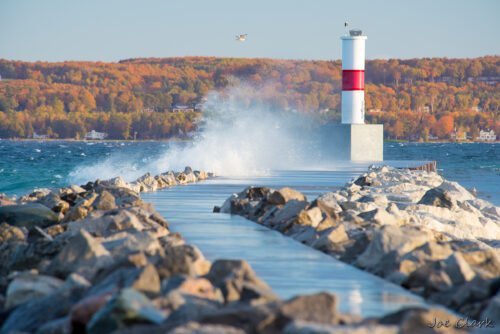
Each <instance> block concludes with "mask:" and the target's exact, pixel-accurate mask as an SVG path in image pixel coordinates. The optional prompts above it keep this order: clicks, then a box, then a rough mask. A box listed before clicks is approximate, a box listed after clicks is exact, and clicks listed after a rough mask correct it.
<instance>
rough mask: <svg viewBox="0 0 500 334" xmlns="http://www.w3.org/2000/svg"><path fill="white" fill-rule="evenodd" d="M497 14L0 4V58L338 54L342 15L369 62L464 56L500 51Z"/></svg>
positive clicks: (9, 0)
mask: <svg viewBox="0 0 500 334" xmlns="http://www.w3.org/2000/svg"><path fill="white" fill-rule="evenodd" d="M499 13H500V1H498V0H418V1H416V0H384V1H382V0H371V1H370V0H358V1H348V0H345V1H336V0H308V1H296V0H249V1H238V0H233V1H228V0H80V1H77V0H0V58H4V59H10V60H23V61H65V60H91V61H106V62H115V61H118V60H120V59H128V58H140V57H183V56H215V57H245V58H256V57H258V58H277V59H311V60H329V59H340V58H341V41H340V39H339V36H341V35H342V34H344V22H345V21H346V20H347V21H348V22H349V26H350V27H353V28H360V29H362V30H363V32H364V34H365V35H367V36H368V40H367V44H366V57H367V58H368V59H376V58H385V59H388V58H421V57H448V58H471V57H480V56H485V55H499V54H500V19H499ZM243 33H246V34H248V39H247V40H246V41H245V42H238V41H236V40H235V35H238V34H243Z"/></svg>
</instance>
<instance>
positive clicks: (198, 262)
mask: <svg viewBox="0 0 500 334" xmlns="http://www.w3.org/2000/svg"><path fill="white" fill-rule="evenodd" d="M166 256H167V257H173V258H180V257H190V258H191V261H192V263H193V269H194V271H195V273H196V275H198V276H203V275H205V274H207V273H208V272H209V270H210V262H209V261H207V260H206V259H205V257H204V256H203V254H202V253H201V251H200V250H199V249H198V247H196V246H193V245H181V246H177V247H171V248H167V249H166Z"/></svg>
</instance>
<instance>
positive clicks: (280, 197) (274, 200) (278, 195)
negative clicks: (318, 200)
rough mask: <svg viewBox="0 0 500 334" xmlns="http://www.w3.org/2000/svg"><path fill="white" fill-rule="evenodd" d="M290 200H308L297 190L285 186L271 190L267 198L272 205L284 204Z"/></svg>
mask: <svg viewBox="0 0 500 334" xmlns="http://www.w3.org/2000/svg"><path fill="white" fill-rule="evenodd" d="M290 200H297V201H307V197H305V196H304V194H302V193H301V192H298V191H297V190H294V189H291V188H288V187H285V188H281V189H280V190H275V191H271V192H270V194H269V195H268V198H267V202H268V203H269V204H271V205H283V204H285V203H286V202H288V201H290Z"/></svg>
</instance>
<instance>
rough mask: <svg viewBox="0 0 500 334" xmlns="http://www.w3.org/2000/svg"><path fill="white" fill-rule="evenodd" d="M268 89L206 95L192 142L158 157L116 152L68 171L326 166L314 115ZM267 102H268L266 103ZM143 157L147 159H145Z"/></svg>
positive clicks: (85, 175) (83, 176) (81, 174)
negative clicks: (278, 103)
mask: <svg viewBox="0 0 500 334" xmlns="http://www.w3.org/2000/svg"><path fill="white" fill-rule="evenodd" d="M263 90H265V86H264V88H262V89H261V90H259V89H257V88H256V87H255V86H251V85H247V84H241V83H240V84H238V85H237V86H233V87H230V88H228V89H226V90H223V91H220V92H211V93H209V94H208V95H207V96H206V99H205V102H204V105H203V109H204V110H205V112H204V115H203V117H202V119H201V120H200V122H199V124H198V126H199V131H198V132H197V133H196V134H195V136H194V138H193V140H192V141H191V142H188V143H171V144H170V145H169V146H168V148H167V149H166V150H165V151H164V152H162V153H160V154H158V155H154V156H148V155H147V153H145V154H146V155H145V157H143V158H141V157H138V156H135V157H130V156H126V155H121V154H113V155H112V156H110V157H108V158H107V159H104V160H101V161H99V162H98V163H96V164H92V165H82V166H79V167H77V168H75V169H74V170H73V171H72V172H71V173H70V174H69V180H70V181H71V182H80V183H81V182H84V181H87V180H91V179H95V178H101V179H106V178H111V177H114V176H118V175H120V176H122V177H124V178H125V179H127V180H129V181H131V180H133V179H135V178H137V177H138V176H140V175H142V174H144V173H146V172H151V173H158V172H161V171H164V170H166V169H175V170H179V169H182V168H183V167H184V166H187V165H189V166H193V167H194V168H197V169H202V170H210V171H213V172H215V173H216V174H218V175H227V176H257V175H268V174H269V173H270V171H272V170H279V169H285V170H293V169H318V168H322V167H321V166H327V165H328V159H325V157H328V155H327V154H324V147H323V145H321V142H320V141H319V140H318V138H319V137H318V136H317V128H318V124H317V122H316V121H315V120H314V118H313V117H310V116H308V115H305V114H298V113H294V112H292V111H286V110H284V109H278V108H276V107H272V106H271V105H270V104H269V103H266V102H265V100H266V99H265V98H262V96H263V94H264V92H263ZM263 100H264V102H263ZM143 160H145V161H143Z"/></svg>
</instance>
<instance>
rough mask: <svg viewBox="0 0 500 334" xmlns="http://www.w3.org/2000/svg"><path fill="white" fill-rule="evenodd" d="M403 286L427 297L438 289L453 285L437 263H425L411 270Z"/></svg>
mask: <svg viewBox="0 0 500 334" xmlns="http://www.w3.org/2000/svg"><path fill="white" fill-rule="evenodd" d="M403 286H404V287H405V288H407V289H410V290H411V291H414V292H417V293H420V294H423V295H424V296H426V297H428V296H430V295H431V294H433V293H435V292H438V291H445V290H447V289H449V288H450V287H452V286H453V283H452V281H451V279H450V277H449V276H448V274H446V272H445V271H444V270H442V269H441V268H439V265H432V264H430V265H426V266H423V267H420V268H418V269H417V270H415V271H413V272H412V273H411V274H410V275H409V276H408V278H407V279H406V281H405V282H403Z"/></svg>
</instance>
